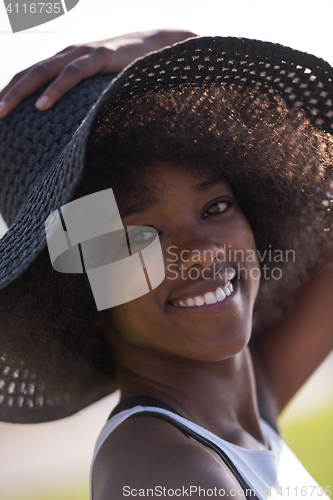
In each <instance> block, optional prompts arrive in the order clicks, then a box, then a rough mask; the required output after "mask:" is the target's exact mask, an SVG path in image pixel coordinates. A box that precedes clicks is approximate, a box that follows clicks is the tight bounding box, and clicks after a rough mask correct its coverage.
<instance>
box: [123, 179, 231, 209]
mask: <svg viewBox="0 0 333 500" xmlns="http://www.w3.org/2000/svg"><path fill="white" fill-rule="evenodd" d="M222 182H224V181H223V180H222V179H220V178H218V177H216V178H213V179H210V180H208V181H204V182H200V183H198V184H195V185H194V186H193V188H192V191H193V193H195V194H200V193H204V192H206V191H208V190H209V189H210V188H211V187H214V186H216V185H217V184H221V183H222ZM158 202H159V200H158V199H156V198H154V199H151V200H150V201H147V200H143V201H140V202H139V203H135V204H134V205H131V206H130V207H128V208H125V209H124V210H120V213H121V217H129V216H130V215H134V214H141V213H143V212H146V211H147V210H149V209H152V208H154V207H156V205H158Z"/></svg>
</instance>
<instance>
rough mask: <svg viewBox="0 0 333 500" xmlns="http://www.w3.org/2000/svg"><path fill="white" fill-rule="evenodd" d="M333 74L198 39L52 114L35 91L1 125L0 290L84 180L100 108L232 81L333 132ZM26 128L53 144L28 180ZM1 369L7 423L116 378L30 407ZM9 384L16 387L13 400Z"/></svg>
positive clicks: (98, 79)
mask: <svg viewBox="0 0 333 500" xmlns="http://www.w3.org/2000/svg"><path fill="white" fill-rule="evenodd" d="M332 80H333V69H332V67H331V66H330V65H329V64H328V63H327V62H325V61H323V60H322V59H319V58H317V57H315V56H313V55H309V54H306V53H303V52H299V51H296V50H293V49H290V48H288V47H284V46H282V45H279V44H273V43H269V42H261V41H258V40H247V39H241V38H223V37H198V38H192V39H189V40H187V41H185V42H180V43H177V44H175V45H173V46H172V47H167V48H165V49H163V50H160V51H157V52H153V53H151V54H149V55H147V56H145V57H143V58H139V59H137V60H136V61H134V63H132V64H131V65H130V66H128V67H127V68H126V69H125V70H124V71H123V72H122V73H121V74H119V75H118V76H117V77H115V78H113V77H112V76H111V75H98V76H95V77H92V78H90V79H88V80H85V81H83V82H81V83H80V84H79V85H78V86H77V87H75V88H74V89H73V90H72V91H71V92H70V93H69V94H68V95H67V96H66V97H65V98H63V99H62V100H61V101H59V103H58V104H57V105H55V106H54V107H53V108H52V109H51V110H49V111H48V112H43V113H41V112H39V111H37V110H36V109H35V107H34V101H35V96H32V97H31V98H30V99H28V100H26V101H25V102H24V103H22V104H21V106H19V108H18V109H17V110H16V111H15V112H13V113H12V114H11V115H9V116H8V117H7V118H6V119H4V120H2V121H1V123H0V141H1V152H0V154H1V158H2V160H1V161H2V168H1V170H0V183H1V185H2V186H3V187H2V188H0V201H1V203H0V208H1V210H2V211H3V212H5V213H4V215H5V219H6V220H7V222H8V223H9V225H10V228H9V230H8V232H7V233H6V234H5V236H4V237H3V238H2V239H1V240H0V289H3V288H5V287H6V286H9V285H10V286H15V279H16V278H18V277H19V276H20V275H21V274H22V273H23V272H24V271H25V270H26V269H27V268H28V267H29V266H30V265H31V263H32V262H33V260H34V259H35V258H36V257H37V256H38V255H39V254H40V252H41V251H42V250H43V249H44V248H45V245H46V239H45V229H44V223H45V219H46V218H47V217H48V215H49V214H50V213H51V212H53V211H55V210H57V209H59V208H60V207H61V206H63V205H65V204H66V203H67V202H68V201H69V200H71V198H72V196H73V193H74V191H75V188H76V187H77V185H78V183H79V182H80V180H81V179H82V175H84V156H85V147H86V143H87V138H88V136H89V130H90V128H91V125H92V122H93V120H94V119H95V117H96V115H97V114H98V112H99V111H100V110H101V108H102V107H103V106H105V105H107V104H109V103H115V104H116V103H117V102H119V101H121V100H123V99H127V98H133V97H135V96H137V95H140V94H142V93H146V92H149V91H153V90H157V89H162V88H170V87H177V86H179V85H183V86H188V85H198V86H210V85H212V84H215V85H231V84H232V85H236V86H239V87H244V88H254V87H255V88H260V89H262V92H263V93H264V94H266V95H268V96H270V95H271V96H280V97H282V98H284V99H285V101H286V102H287V103H289V105H290V106H295V107H299V108H302V109H303V110H304V112H305V113H306V114H307V116H308V117H309V120H310V121H311V123H312V124H313V125H314V126H316V127H321V128H322V129H324V130H325V131H327V132H332V129H333V109H332V101H331V97H332V93H333V92H332V91H333V87H332V85H333V83H332ZM96 101H97V103H96ZM73 105H75V109H73ZM50 122H51V123H53V124H56V123H58V124H59V123H62V124H63V123H66V125H67V126H66V129H63V130H60V131H59V132H58V135H57V138H56V139H55V137H54V130H50V129H49V127H48V125H47V124H49V123H50ZM80 122H81V124H80ZM43 124H44V125H43ZM79 124H80V126H79V127H78V125H79ZM43 127H44V128H43ZM77 127H78V128H77ZM37 130H38V131H39V135H38V134H37V132H36V131H37ZM23 132H24V134H25V136H24V134H23ZM18 133H19V135H20V137H19V138H18V137H17V134H18ZM29 134H30V136H33V135H34V134H35V135H34V137H35V139H34V140H35V142H36V144H39V143H43V144H44V143H46V142H47V141H48V142H50V143H51V144H52V150H51V152H49V153H48V154H46V153H45V151H43V152H42V155H41V157H40V158H39V160H38V162H37V164H39V163H41V165H42V172H40V171H38V172H37V171H36V167H34V166H32V167H31V170H32V172H30V179H32V181H31V182H29V176H27V175H26V176H25V177H24V179H23V180H22V179H21V180H20V181H17V176H18V175H19V174H20V175H21V177H22V172H21V166H22V165H23V164H24V160H25V158H24V156H25V153H24V151H26V149H25V148H27V146H26V145H24V144H26V143H25V141H27V140H30V141H31V137H30V138H29V137H28V136H29ZM17 149H20V151H21V153H22V154H21V156H22V159H21V163H20V162H18V163H16V165H15V168H16V171H15V168H14V169H12V171H11V173H10V175H9V174H8V161H7V163H6V158H7V159H8V154H9V150H10V151H12V150H14V151H17ZM31 149H32V150H35V149H36V145H34V144H32V146H31ZM43 155H44V156H43ZM45 155H46V156H45ZM26 156H27V155H26ZM11 182H17V184H16V185H15V190H16V193H15V196H13V195H12V197H11V200H12V201H13V200H16V205H15V204H14V205H13V202H12V203H11V204H10V207H9V208H8V203H9V201H8V200H9V199H10V197H9V196H8V190H10V189H13V188H12V184H11ZM32 186H33V187H32ZM15 190H14V191H15ZM4 199H6V201H5V202H4V201H3V200H4ZM1 348H2V346H0V349H1ZM21 361H22V362H24V360H21ZM6 367H7V368H6ZM0 369H2V370H5V375H3V376H2V378H1V380H2V381H3V383H2V384H1V385H2V388H1V393H0V418H1V419H2V420H5V421H11V422H13V421H16V422H41V421H46V420H53V419H58V418H62V417H65V416H68V415H70V414H72V413H74V412H76V411H78V410H80V409H82V408H83V407H85V406H87V405H89V404H91V403H93V402H94V401H97V400H98V399H99V398H101V397H103V396H105V395H107V394H108V393H110V392H111V391H112V390H114V384H113V382H112V381H110V380H109V381H108V380H106V379H105V377H104V376H102V375H101V374H100V373H98V372H96V377H95V382H94V384H92V386H91V388H90V389H89V390H88V389H87V386H86V384H82V393H80V394H79V393H78V394H77V395H76V396H75V398H76V399H75V401H74V400H73V397H71V399H68V398H66V397H65V396H64V398H60V399H58V400H57V401H56V400H54V401H53V404H52V406H49V407H47V406H46V405H40V404H38V394H37V393H36V394H35V396H34V398H32V399H30V401H32V404H30V405H27V404H26V402H25V399H24V398H23V402H22V397H23V396H24V394H20V392H19V384H16V385H15V383H16V382H17V379H19V378H20V375H18V376H16V378H15V376H14V374H15V373H16V374H17V373H19V372H20V368H19V365H18V366H15V367H14V366H8V364H6V359H5V358H2V359H1V358H0ZM12 383H14V386H15V389H14V390H13V391H11V392H10V396H8V390H9V387H12V386H11V385H10V384H12ZM16 387H17V389H16ZM1 394H2V399H1ZM39 395H40V394H39ZM20 398H21V399H20ZM18 401H21V403H22V404H18Z"/></svg>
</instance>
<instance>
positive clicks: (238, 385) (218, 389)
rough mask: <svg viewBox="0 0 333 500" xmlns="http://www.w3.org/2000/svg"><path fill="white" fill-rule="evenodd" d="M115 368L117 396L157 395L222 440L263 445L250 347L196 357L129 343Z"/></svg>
mask: <svg viewBox="0 0 333 500" xmlns="http://www.w3.org/2000/svg"><path fill="white" fill-rule="evenodd" d="M138 351H140V352H138ZM129 367H130V368H129ZM117 371H118V380H119V383H120V389H121V399H126V398H127V397H130V396H139V395H141V396H152V397H155V398H159V399H160V400H162V401H164V402H165V403H167V404H169V405H170V406H172V407H173V408H174V409H175V410H177V411H178V412H179V413H180V414H182V415H183V416H184V417H185V418H187V419H188V420H191V421H192V422H194V423H196V424H198V425H200V426H202V427H204V428H205V429H207V430H209V431H211V432H213V433H214V434H216V435H217V436H219V437H221V438H222V439H225V440H227V441H229V442H231V443H233V444H236V445H238V446H242V447H244V448H249V449H267V447H268V446H267V443H266V441H265V438H264V436H263V434H262V431H261V427H260V416H259V411H258V404H257V395H256V387H255V377H254V371H253V365H252V359H251V355H250V351H249V349H248V348H245V349H243V350H242V351H241V352H240V353H238V354H236V355H235V356H232V357H230V358H228V359H226V360H223V361H219V362H198V361H194V360H187V359H174V358H173V359H171V358H168V357H166V356H165V355H162V354H159V353H153V352H149V351H146V350H140V348H138V347H135V346H133V352H131V353H130V355H129V353H128V352H127V356H125V358H124V357H123V356H121V362H120V363H119V365H118V368H117Z"/></svg>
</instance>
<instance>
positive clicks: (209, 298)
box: [204, 292, 217, 304]
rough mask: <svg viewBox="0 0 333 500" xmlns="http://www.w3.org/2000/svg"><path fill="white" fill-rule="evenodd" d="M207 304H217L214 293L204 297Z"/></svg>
mask: <svg viewBox="0 0 333 500" xmlns="http://www.w3.org/2000/svg"><path fill="white" fill-rule="evenodd" d="M204 298H205V302H206V304H216V302H217V300H216V297H215V295H214V294H213V292H207V293H205V295H204Z"/></svg>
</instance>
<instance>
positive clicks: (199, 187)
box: [192, 177, 225, 194]
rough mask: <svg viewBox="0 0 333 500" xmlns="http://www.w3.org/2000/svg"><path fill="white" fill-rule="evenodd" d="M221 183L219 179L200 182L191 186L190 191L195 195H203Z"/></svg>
mask: <svg viewBox="0 0 333 500" xmlns="http://www.w3.org/2000/svg"><path fill="white" fill-rule="evenodd" d="M222 182H225V181H223V180H222V179H221V178H218V177H215V178H213V179H210V180H209V181H204V182H200V183H199V184H195V186H193V189H192V191H193V192H194V193H196V194H200V193H204V192H205V191H208V190H209V189H210V188H211V187H213V186H216V185H217V184H221V183H222Z"/></svg>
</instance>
